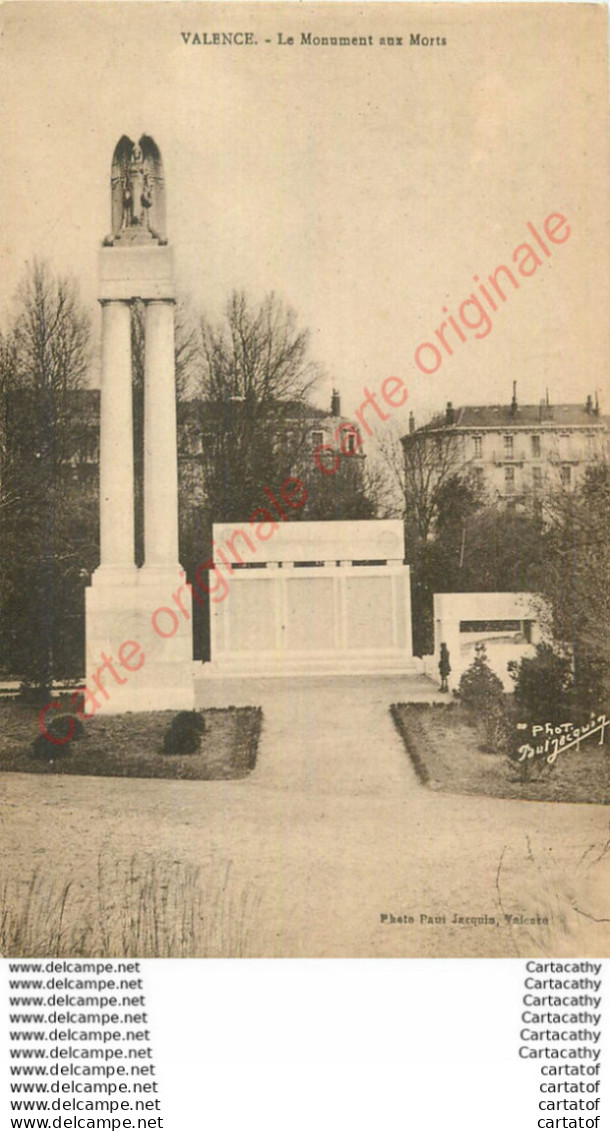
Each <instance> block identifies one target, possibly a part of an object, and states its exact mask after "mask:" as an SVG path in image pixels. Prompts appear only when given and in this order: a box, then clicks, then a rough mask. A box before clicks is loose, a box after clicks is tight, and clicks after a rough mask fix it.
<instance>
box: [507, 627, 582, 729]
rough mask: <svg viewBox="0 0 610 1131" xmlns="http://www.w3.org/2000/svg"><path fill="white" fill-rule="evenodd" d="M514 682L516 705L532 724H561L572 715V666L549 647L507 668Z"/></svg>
mask: <svg viewBox="0 0 610 1131" xmlns="http://www.w3.org/2000/svg"><path fill="white" fill-rule="evenodd" d="M508 670H509V672H510V675H511V678H512V679H513V680H514V681H515V702H516V703H518V704H519V707H520V708H521V710H522V711H523V713H524V714H525V715H526V717H527V720H528V721H529V722H533V723H559V722H564V721H565V715H566V713H569V710H570V706H569V702H570V699H569V695H570V690H571V687H572V663H571V660H570V659H569V657H567V656H563V655H561V654H560V653H559V652H555V651H554V649H553V648H552V647H551V646H550V645H549V644H538V645H537V646H536V655H535V656H524V657H523V659H522V660H521V661H520V662H519V663H517V662H516V661H513V662H511V663H510V664H509V665H508Z"/></svg>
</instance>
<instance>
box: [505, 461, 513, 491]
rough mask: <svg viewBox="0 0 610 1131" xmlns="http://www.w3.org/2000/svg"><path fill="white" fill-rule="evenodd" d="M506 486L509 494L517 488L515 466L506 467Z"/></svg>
mask: <svg viewBox="0 0 610 1131" xmlns="http://www.w3.org/2000/svg"><path fill="white" fill-rule="evenodd" d="M504 487H505V489H506V493H507V494H508V495H512V494H513V493H514V490H515V469H514V467H505V468H504Z"/></svg>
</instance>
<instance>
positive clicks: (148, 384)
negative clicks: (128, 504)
mask: <svg viewBox="0 0 610 1131" xmlns="http://www.w3.org/2000/svg"><path fill="white" fill-rule="evenodd" d="M145 328H146V337H145V368H144V377H145V384H144V565H145V566H146V567H156V568H167V569H171V570H172V571H174V572H175V571H176V567H177V565H178V449H177V431H176V378H175V361H174V303H173V301H172V300H168V299H164V300H159V301H157V300H151V301H148V302H147V303H146V322H145Z"/></svg>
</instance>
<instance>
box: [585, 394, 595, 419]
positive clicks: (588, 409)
mask: <svg viewBox="0 0 610 1131" xmlns="http://www.w3.org/2000/svg"><path fill="white" fill-rule="evenodd" d="M585 412H586V414H587V416H590V415H591V413H592V412H593V397H592V396H591V394H590V393H589V395H588V397H587V403H586V405H585Z"/></svg>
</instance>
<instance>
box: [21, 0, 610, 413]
mask: <svg viewBox="0 0 610 1131" xmlns="http://www.w3.org/2000/svg"><path fill="white" fill-rule="evenodd" d="M604 20H605V14H604V11H603V7H602V6H595V5H589V4H584V5H570V4H564V5H555V4H542V5H535V4H532V5H529V4H528V5H511V6H506V7H505V6H504V5H489V6H488V5H485V4H483V5H482V4H477V5H475V6H472V7H471V6H469V5H445V4H435V5H432V6H426V5H419V4H408V5H400V4H371V5H367V6H365V7H362V6H361V5H352V4H345V3H342V4H337V5H333V4H328V3H327V4H313V5H309V4H272V5H271V4H266V3H256V4H241V3H231V4H228V5H223V4H221V3H213V4H197V3H188V4H181V3H171V4H165V3H137V4H120V3H119V4H117V3H99V2H98V3H89V4H81V3H74V2H72V3H66V4H62V3H54V2H53V3H48V2H47V3H41V4H38V3H22V4H20V3H9V4H5V5H4V6H3V8H2V9H1V10H0V21H1V23H2V32H3V35H2V42H1V46H0V65H1V68H2V73H3V90H4V96H3V101H4V108H3V115H2V117H3V122H2V125H1V127H0V129H1V135H2V153H3V165H4V170H3V175H2V177H0V209H1V212H0V214H1V215H2V217H3V220H2V234H1V240H2V261H3V265H4V270H3V271H2V273H1V278H0V311H1V312H2V320H3V324H6V319H7V318H8V317H9V314H10V310H11V296H12V295H13V293H14V291H15V288H16V286H17V283H18V281H19V279H20V277H21V275H22V273H23V269H24V264H25V262H26V261H27V260H31V259H32V258H33V257H35V256H37V257H39V258H44V259H48V260H49V261H50V262H51V263H52V264H53V266H54V268H55V269H56V270H58V271H60V272H61V273H70V274H72V275H74V276H75V277H76V279H77V280H78V282H79V285H80V288H81V293H82V296H83V299H84V300H85V302H86V303H87V304H88V305H89V306H90V307H91V309H92V310H94V311H97V304H96V295H97V274H96V273H97V256H98V249H99V247H100V244H101V241H102V239H103V238H104V236H105V235H106V234H107V233H108V232H109V229H110V165H111V159H112V153H113V150H114V147H115V145H116V142H117V141H118V139H119V138H120V137H121V135H122V134H124V133H126V134H128V135H129V136H131V137H132V138H134V139H136V138H137V137H139V136H140V135H141V134H142V133H144V132H146V133H148V134H150V135H152V136H153V137H154V139H155V141H156V142H157V144H158V146H159V147H160V149H161V153H162V156H163V161H164V167H165V177H166V186H167V204H168V235H169V239H170V243H171V244H172V246H173V248H174V254H175V260H176V276H177V285H178V289H179V290H180V291H181V292H182V293H183V294H185V295H187V296H188V297H189V299H190V301H191V303H192V306H193V309H194V310H198V309H201V310H204V311H205V312H206V313H207V314H208V316H210V317H212V318H217V317H218V316H219V315H220V313H221V311H222V307H223V304H224V302H225V301H226V298H227V296H228V294H229V293H230V291H231V290H232V289H233V288H234V287H238V288H242V287H243V288H245V289H246V291H247V292H248V294H249V295H250V296H251V297H252V299H253V300H255V301H256V300H257V299H262V298H263V296H264V295H265V294H266V293H267V292H269V291H271V290H273V291H275V292H276V293H277V294H278V296H280V297H281V299H282V300H283V301H285V302H286V303H287V304H288V305H290V306H292V307H293V308H294V309H295V310H296V312H297V315H298V318H299V322H300V324H301V325H303V326H307V327H309V328H310V330H311V344H312V356H313V357H314V359H315V360H316V361H318V362H319V363H320V364H321V366H322V367H323V369H324V374H325V375H324V377H323V379H322V381H321V384H320V387H319V389H318V391H317V394H316V400H317V401H318V403H320V404H322V405H324V406H325V405H326V404H327V402H329V401H330V393H331V389H332V387H333V386H336V387H337V388H338V389H339V390H340V392H341V394H342V409H343V412H344V413H345V414H346V415H350V413H352V412H353V411H355V409H356V408H357V407H359V406H360V404H361V402H362V400H363V399H364V395H365V393H364V390H365V388H367V389H369V390H371V391H376V390H379V389H380V388H381V385H382V383H383V381H384V380H385V378H386V377H388V376H390V375H397V376H400V377H401V378H402V379H403V380H404V381H405V384H406V386H407V388H408V390H409V397H408V401H407V404H406V406H405V408H404V409H403V410H401V411H400V412H397V413H396V414H395V417H396V421H395V422H396V423H397V425H398V426H399V427H404V426H405V424H406V417H407V416H408V412H409V411H411V410H412V411H413V412H414V415H415V418H416V421H417V423H423V422H424V420H425V419H427V418H428V417H429V415H430V414H431V412H433V411H435V410H437V409H439V408H441V407H442V406H443V405H444V404H445V402H446V401H447V400H452V401H453V403H454V404H458V405H459V404H468V403H470V404H477V403H506V402H507V401H508V400H510V396H511V393H512V382H513V380H517V383H518V386H517V387H518V398H519V400H520V401H521V403H538V402H539V400H540V398H541V397H542V396H543V395H544V394H545V390H546V389H547V388H548V389H549V394H550V398H551V400H552V401H553V400H554V401H556V402H558V401H563V402H565V401H568V402H579V401H582V402H583V403H584V400H585V399H586V396H587V394H588V393H590V392H594V391H595V390H596V389H597V390H598V391H599V393H600V397H601V402H602V408H603V409H604V410H605V411H608V410H609V409H610V396H608V397H606V398H605V397H604V390H605V389H607V388H608V356H609V353H608V347H609V341H608V333H609V331H608V262H609V258H608V215H607V185H608V153H607V117H606V86H607V75H606V59H605V43H606V33H605V23H604ZM203 31H207V33H208V35H210V34H211V33H212V32H214V31H220V32H222V31H250V32H251V33H253V36H254V38H255V40H256V43H255V44H252V45H250V46H224V47H223V46H199V45H194V46H193V45H191V44H190V43H189V44H185V43H184V41H183V36H182V34H181V33H183V32H184V33H189V32H190V33H192V35H194V33H195V32H198V33H199V34H200V35H201V33H202V32H203ZM308 32H311V33H312V35H313V36H324V35H326V36H332V35H336V36H341V35H342V36H352V35H356V36H362V37H364V36H366V37H368V36H372V37H373V40H374V43H373V45H372V46H369V45H368V44H367V46H359V47H352V46H350V47H332V46H328V47H324V46H313V45H306V44H301V42H300V39H301V33H305V34H307V33H308ZM279 33H281V34H282V37H283V40H284V41H286V40H287V39H288V36H290V35H292V36H293V37H294V38H295V44H294V45H292V46H291V45H288V44H287V43H285V42H284V43H283V44H280V43H279V42H278V34H279ZM412 34H413V35H417V34H419V35H422V36H423V35H425V36H426V37H428V38H430V39H432V38H434V39H436V37H440V38H441V39H442V38H444V39H445V40H446V44H445V45H441V44H437V43H434V44H430V45H426V46H423V45H421V44H420V45H410V37H411V35H412ZM389 36H393V37H395V38H397V37H402V39H403V43H402V45H394V46H389V45H382V44H381V43H380V42H379V40H380V38H381V37H386V38H387V37H389ZM266 40H270V41H271V42H269V43H267V42H266ZM551 213H561V214H562V215H564V216H565V217H566V218H567V220H568V223H569V225H570V236H569V239H568V240H567V241H566V242H565V243H563V244H561V245H553V246H552V249H551V250H552V254H551V255H550V257H546V256H545V255H544V254H543V255H542V256H541V260H542V265H541V266H540V267H536V269H535V271H534V273H533V274H532V275H531V277H527V278H520V286H519V289H518V290H514V288H511V289H510V293H508V294H507V298H506V302H505V303H503V304H500V306H499V308H498V310H497V312H494V313H493V314H491V319H492V325H491V329H490V330H489V332H488V333H487V334H486V336H484V337H480V338H477V337H475V333H474V331H473V330H468V332H467V334H466V335H465V336H466V339H467V340H466V341H462V340H461V339H460V338H458V337H457V336H455V335H454V336H453V338H452V342H453V347H454V348H453V352H452V354H451V356H449V355H448V353H447V352H446V351H445V352H444V353H443V354H442V358H441V364H440V365H439V367H438V369H437V371H436V372H435V373H431V374H427V373H424V372H422V371H421V370H420V369H419V368H418V367H417V365H416V363H415V352H416V350H417V348H418V346H419V345H420V344H421V343H422V342H424V341H430V340H432V341H436V342H437V344H438V339H437V338H435V330H436V329H437V328H439V327H440V326H441V323H442V321H443V319H444V318H445V317H447V316H448V315H443V313H442V308H443V306H446V307H447V311H448V314H449V315H450V314H453V315H454V316H457V311H458V310H459V308H460V305H461V303H462V302H464V301H465V300H466V299H468V296H469V295H470V294H472V293H473V291H474V289H475V288H476V283H475V282H474V279H473V276H474V275H478V276H479V279H480V280H481V281H483V282H484V280H485V278H486V277H487V276H488V275H489V274H490V273H491V272H492V271H494V270H495V268H496V267H497V266H498V265H500V264H501V263H503V262H506V260H507V257H509V262H510V257H511V256H512V255H513V252H514V250H515V249H516V248H517V247H518V246H519V245H521V244H522V243H523V242H524V241H527V240H529V241H530V242H531V240H532V238H533V237H532V235H531V231H530V229H528V227H527V224H528V222H530V223H532V224H533V225H534V226H535V227H536V228H537V230H538V231H541V230H542V225H543V222H544V220H545V218H546V217H547V216H549V214H551ZM488 309H489V307H488ZM490 313H491V312H490ZM469 317H472V308H470V315H469ZM95 326H96V333H97V334H99V317H98V315H97V314H96V321H95ZM422 356H423V357H427V358H428V360H429V359H430V358H431V357H432V356H433V355H432V354H425V353H424V354H423V355H420V357H422ZM439 356H440V355H439ZM97 379H98V373H97V365H94V367H93V372H92V383H93V384H96V383H97ZM393 423H394V421H393Z"/></svg>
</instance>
